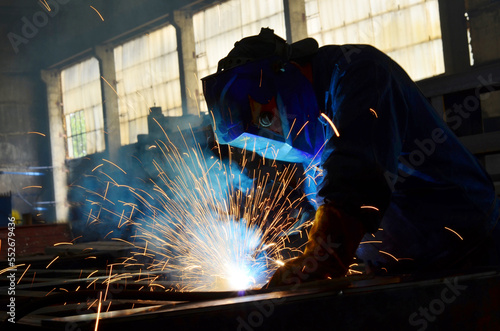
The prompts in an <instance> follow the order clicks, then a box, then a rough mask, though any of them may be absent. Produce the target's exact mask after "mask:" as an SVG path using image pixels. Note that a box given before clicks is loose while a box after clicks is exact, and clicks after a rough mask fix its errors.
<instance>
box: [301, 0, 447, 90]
mask: <svg viewBox="0 0 500 331" xmlns="http://www.w3.org/2000/svg"><path fill="white" fill-rule="evenodd" d="M305 4H306V16H307V30H308V34H309V36H311V37H314V38H315V39H316V40H318V42H319V44H320V45H326V44H348V43H351V44H356V43H361V44H370V45H373V46H375V47H377V48H379V49H380V50H381V51H383V52H385V53H387V54H388V55H389V56H390V57H392V58H393V59H394V60H395V61H396V62H398V63H399V64H400V65H401V66H402V67H403V68H404V69H405V70H406V71H407V72H408V74H409V75H410V76H411V77H412V78H413V79H414V80H419V79H423V78H427V77H431V76H435V75H438V74H441V73H444V59H443V47H442V41H441V27H440V22H439V8H438V0H394V1H379V0H352V1H345V0H305Z"/></svg>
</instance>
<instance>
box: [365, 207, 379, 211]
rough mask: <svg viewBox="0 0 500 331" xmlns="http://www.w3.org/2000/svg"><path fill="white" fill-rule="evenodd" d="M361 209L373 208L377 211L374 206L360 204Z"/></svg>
mask: <svg viewBox="0 0 500 331" xmlns="http://www.w3.org/2000/svg"><path fill="white" fill-rule="evenodd" d="M361 209H373V210H376V211H379V209H378V208H377V207H374V206H361Z"/></svg>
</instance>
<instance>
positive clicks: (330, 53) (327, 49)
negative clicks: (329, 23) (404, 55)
mask: <svg viewBox="0 0 500 331" xmlns="http://www.w3.org/2000/svg"><path fill="white" fill-rule="evenodd" d="M317 56H318V58H328V59H330V60H334V61H335V62H337V63H339V62H344V63H346V64H353V63H357V62H386V61H390V58H389V57H388V56H387V55H386V54H385V53H384V52H382V51H380V50H379V49H378V48H376V47H374V46H372V45H368V44H345V45H326V46H322V47H320V48H319V49H318V53H317Z"/></svg>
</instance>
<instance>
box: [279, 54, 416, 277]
mask: <svg viewBox="0 0 500 331" xmlns="http://www.w3.org/2000/svg"><path fill="white" fill-rule="evenodd" d="M363 51H364V52H367V53H368V54H361V53H360V54H359V55H358V54H356V55H358V57H354V56H353V57H351V58H349V59H348V60H349V61H347V60H345V59H344V60H340V61H338V63H337V64H336V70H335V71H334V73H333V75H332V77H331V78H330V79H328V80H325V81H329V82H330V85H329V90H328V88H327V90H328V91H327V95H328V97H327V101H326V104H325V108H324V109H326V111H325V112H326V115H328V117H329V118H330V119H331V120H332V122H333V124H334V125H335V129H337V130H335V129H333V127H328V126H327V128H328V134H327V138H328V141H327V143H326V144H325V149H324V151H323V155H322V169H323V177H322V178H321V179H320V183H319V190H318V194H317V198H318V201H319V203H320V205H321V207H320V208H319V209H318V212H317V214H316V220H315V223H314V226H313V228H312V230H311V232H310V234H309V236H310V238H309V242H308V244H307V247H306V250H305V252H304V254H303V255H302V256H300V257H299V258H297V259H295V260H292V261H289V262H288V263H287V264H286V265H285V266H284V267H283V268H281V269H279V270H278V272H277V273H276V274H275V276H274V277H273V278H272V280H271V282H270V285H271V286H276V285H280V284H281V285H284V284H286V283H288V284H290V283H294V282H304V281H310V280H314V279H325V278H328V277H338V276H343V275H345V273H346V272H347V270H348V267H349V264H350V263H351V262H352V259H353V257H354V255H355V252H356V249H357V247H358V245H359V242H360V240H361V238H362V237H363V235H364V234H365V233H366V232H375V231H377V228H378V225H379V224H380V221H381V218H382V216H383V214H384V212H385V210H386V209H387V207H388V205H389V201H390V197H391V194H392V193H391V187H390V184H391V183H390V180H391V179H392V178H393V177H392V176H395V175H396V174H397V173H398V170H397V169H398V157H399V155H400V153H401V148H402V144H403V140H404V135H405V130H406V120H407V114H406V109H407V108H406V105H405V101H404V100H405V98H404V95H403V92H402V91H403V90H404V89H402V88H401V87H400V86H399V85H398V84H399V83H398V82H396V81H395V80H394V79H393V77H392V74H391V72H390V71H391V70H393V69H394V68H392V67H391V66H388V65H386V64H388V63H389V62H388V61H390V60H389V59H388V58H387V57H385V55H382V54H380V52H378V51H377V50H375V49H373V48H370V47H366V48H365V49H364V50H363ZM317 60H318V59H317ZM386 61H387V62H386ZM319 62H321V61H319ZM320 69H321V68H320ZM321 74H322V73H321V71H320V73H319V75H321ZM327 125H329V124H327ZM337 133H338V134H337ZM325 242H326V245H323V246H322V245H321V243H325ZM335 246H336V247H335ZM325 247H326V248H325ZM327 248H328V249H327ZM318 256H319V258H318ZM313 269H314V270H313ZM305 271H309V272H305Z"/></svg>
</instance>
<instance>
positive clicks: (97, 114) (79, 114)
mask: <svg viewBox="0 0 500 331" xmlns="http://www.w3.org/2000/svg"><path fill="white" fill-rule="evenodd" d="M61 88H62V99H63V113H64V118H65V121H66V135H67V139H66V146H67V150H68V157H69V158H77V157H82V156H85V155H87V154H91V153H96V152H100V151H103V150H104V149H105V143H104V135H103V131H104V124H103V123H104V120H103V110H102V97H101V77H100V73H99V62H98V61H97V59H95V58H91V59H89V60H86V61H82V62H80V63H77V64H75V65H73V66H71V67H69V68H66V69H64V70H62V71H61ZM89 136H98V137H100V138H99V139H93V140H90V141H89V140H88V139H87V137H89Z"/></svg>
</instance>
